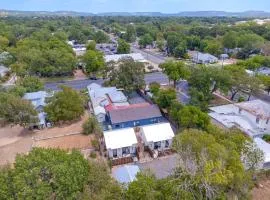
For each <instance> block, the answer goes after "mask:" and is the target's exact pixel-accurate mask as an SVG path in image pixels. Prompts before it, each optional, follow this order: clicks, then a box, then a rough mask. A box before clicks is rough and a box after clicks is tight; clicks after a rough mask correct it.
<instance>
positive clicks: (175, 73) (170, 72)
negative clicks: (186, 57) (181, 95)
mask: <svg viewBox="0 0 270 200" xmlns="http://www.w3.org/2000/svg"><path fill="white" fill-rule="evenodd" d="M160 67H161V69H162V70H163V72H164V73H165V74H167V76H168V78H169V80H173V85H174V87H176V82H177V81H178V80H180V79H187V78H188V77H189V74H190V71H189V69H188V68H187V67H186V66H185V64H184V63H183V62H181V61H178V62H174V61H168V62H165V63H162V64H161V65H160Z"/></svg>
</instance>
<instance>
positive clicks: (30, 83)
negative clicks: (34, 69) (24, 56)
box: [20, 76, 44, 92]
mask: <svg viewBox="0 0 270 200" xmlns="http://www.w3.org/2000/svg"><path fill="white" fill-rule="evenodd" d="M20 86H22V87H24V88H25V91H26V92H37V91H40V90H43V89H44V84H43V83H42V82H41V81H40V79H39V78H37V77H34V76H26V77H24V78H23V79H22V80H21V82H20Z"/></svg>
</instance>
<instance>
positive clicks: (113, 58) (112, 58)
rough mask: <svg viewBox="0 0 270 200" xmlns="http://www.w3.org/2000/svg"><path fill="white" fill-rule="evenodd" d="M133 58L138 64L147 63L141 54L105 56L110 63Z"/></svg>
mask: <svg viewBox="0 0 270 200" xmlns="http://www.w3.org/2000/svg"><path fill="white" fill-rule="evenodd" d="M125 58H132V59H133V60H134V61H136V62H142V63H146V62H147V61H146V60H145V59H144V57H143V56H142V54H140V53H130V54H115V55H105V61H106V62H107V63H108V62H111V61H113V62H118V61H119V60H121V59H125Z"/></svg>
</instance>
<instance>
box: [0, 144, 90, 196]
mask: <svg viewBox="0 0 270 200" xmlns="http://www.w3.org/2000/svg"><path fill="white" fill-rule="evenodd" d="M88 175H89V165H88V162H87V160H85V159H84V158H83V156H82V155H81V154H80V153H79V152H77V151H72V152H71V153H69V154H67V152H65V151H63V150H59V149H41V148H34V149H33V150H32V151H30V153H29V154H28V155H19V156H17V157H16V161H15V165H14V168H9V169H7V170H4V171H3V170H1V171H0V183H1V185H2V186H5V187H1V188H0V196H1V199H17V198H18V199H28V198H30V199H77V198H78V196H79V194H80V193H81V192H82V191H83V190H84V186H85V185H86V184H87V180H88Z"/></svg>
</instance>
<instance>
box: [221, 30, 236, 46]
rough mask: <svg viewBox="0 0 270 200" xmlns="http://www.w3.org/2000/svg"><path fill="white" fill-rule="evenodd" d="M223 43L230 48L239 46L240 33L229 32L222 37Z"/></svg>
mask: <svg viewBox="0 0 270 200" xmlns="http://www.w3.org/2000/svg"><path fill="white" fill-rule="evenodd" d="M222 43H223V46H224V47H225V48H228V49H234V48H236V47H238V34H237V33H236V32H234V31H230V32H227V33H226V34H225V35H224V36H223V38H222Z"/></svg>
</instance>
